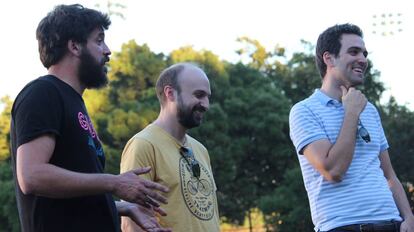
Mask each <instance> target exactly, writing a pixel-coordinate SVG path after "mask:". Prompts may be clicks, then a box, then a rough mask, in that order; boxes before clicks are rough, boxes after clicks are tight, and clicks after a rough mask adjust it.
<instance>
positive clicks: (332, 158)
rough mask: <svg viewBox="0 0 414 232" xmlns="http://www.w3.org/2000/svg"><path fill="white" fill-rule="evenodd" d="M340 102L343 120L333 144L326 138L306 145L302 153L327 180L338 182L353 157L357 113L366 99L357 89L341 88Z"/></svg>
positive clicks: (363, 105) (362, 107) (360, 110)
mask: <svg viewBox="0 0 414 232" xmlns="http://www.w3.org/2000/svg"><path fill="white" fill-rule="evenodd" d="M342 102H343V105H344V108H345V115H344V120H343V123H342V127H341V130H340V132H339V135H338V138H337V140H336V143H335V144H332V143H330V142H329V141H328V140H327V139H324V140H318V141H315V142H313V143H311V144H309V145H307V146H306V147H305V148H304V150H303V154H304V155H305V157H306V158H307V159H308V160H309V162H310V163H311V164H312V166H313V167H314V168H315V169H316V170H318V171H319V173H321V175H323V176H324V177H325V179H327V180H329V181H335V182H339V181H341V180H342V176H343V175H344V174H345V172H346V171H347V170H348V168H349V166H350V164H351V162H352V158H353V157H354V150H355V141H356V137H355V135H356V133H357V125H358V120H359V115H360V113H361V112H362V110H363V109H364V108H365V106H366V103H367V100H366V98H365V96H364V95H363V94H362V93H361V92H360V91H358V90H355V89H354V88H350V89H349V91H346V89H345V88H342Z"/></svg>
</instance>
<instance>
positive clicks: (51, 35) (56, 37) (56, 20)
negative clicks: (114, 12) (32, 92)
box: [36, 4, 111, 68]
mask: <svg viewBox="0 0 414 232" xmlns="http://www.w3.org/2000/svg"><path fill="white" fill-rule="evenodd" d="M110 24H111V21H110V19H109V16H108V15H107V14H104V13H101V12H99V11H96V10H93V9H88V8H86V7H83V6H82V5H79V4H74V5H58V6H56V7H55V8H54V9H53V10H52V11H51V12H49V13H48V14H47V16H46V17H44V18H43V19H42V20H41V21H40V23H39V25H38V27H37V30H36V38H37V41H38V44H39V55H40V60H41V61H42V64H43V66H45V67H46V68H49V67H50V66H52V65H54V64H56V63H58V62H59V61H60V60H61V59H62V57H63V56H64V55H65V53H66V52H67V46H66V45H67V42H68V41H69V40H73V41H75V42H78V43H82V44H85V43H86V42H87V39H88V36H89V35H90V34H91V33H92V31H93V30H95V29H96V28H99V27H102V28H104V29H105V30H106V29H108V27H109V25H110Z"/></svg>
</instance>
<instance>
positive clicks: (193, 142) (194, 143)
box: [187, 135, 208, 153]
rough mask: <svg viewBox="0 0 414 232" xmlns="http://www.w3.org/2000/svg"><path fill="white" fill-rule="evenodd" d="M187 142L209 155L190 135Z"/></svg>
mask: <svg viewBox="0 0 414 232" xmlns="http://www.w3.org/2000/svg"><path fill="white" fill-rule="evenodd" d="M187 140H188V142H189V143H190V144H191V146H192V147H193V148H197V149H200V150H202V151H204V152H205V153H208V150H207V148H206V147H205V146H204V145H203V144H202V143H201V142H199V141H198V140H197V139H195V138H193V137H191V136H190V135H187Z"/></svg>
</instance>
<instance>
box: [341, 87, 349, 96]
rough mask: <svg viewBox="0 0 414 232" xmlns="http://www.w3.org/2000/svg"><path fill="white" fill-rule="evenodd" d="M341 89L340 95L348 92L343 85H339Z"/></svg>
mask: <svg viewBox="0 0 414 232" xmlns="http://www.w3.org/2000/svg"><path fill="white" fill-rule="evenodd" d="M341 90H342V97H344V96H345V95H346V94H347V93H348V90H347V89H346V88H345V86H343V85H341Z"/></svg>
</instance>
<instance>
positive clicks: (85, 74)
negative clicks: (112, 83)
mask: <svg viewBox="0 0 414 232" xmlns="http://www.w3.org/2000/svg"><path fill="white" fill-rule="evenodd" d="M108 60H109V59H108V58H107V57H106V58H103V59H102V61H101V63H98V62H96V60H95V58H94V57H93V56H92V55H91V54H90V53H89V51H88V50H87V49H83V50H82V54H81V56H80V65H79V70H78V75H79V80H80V82H81V83H82V84H83V85H84V86H85V88H87V89H99V88H102V87H104V86H106V85H107V84H108V77H107V76H106V67H104V66H103V64H104V63H105V61H108Z"/></svg>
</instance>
